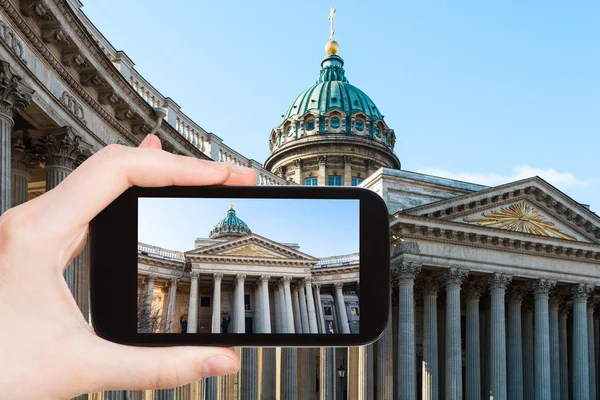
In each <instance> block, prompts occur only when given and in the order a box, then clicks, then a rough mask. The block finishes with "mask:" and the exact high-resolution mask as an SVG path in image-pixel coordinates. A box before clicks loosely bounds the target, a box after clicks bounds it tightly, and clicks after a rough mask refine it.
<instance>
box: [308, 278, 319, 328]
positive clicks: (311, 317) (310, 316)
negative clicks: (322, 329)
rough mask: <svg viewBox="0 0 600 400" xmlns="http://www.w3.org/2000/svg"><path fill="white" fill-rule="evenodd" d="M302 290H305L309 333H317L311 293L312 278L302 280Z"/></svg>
mask: <svg viewBox="0 0 600 400" xmlns="http://www.w3.org/2000/svg"><path fill="white" fill-rule="evenodd" d="M304 288H305V289H306V302H307V306H308V325H309V326H310V333H319V328H318V327H317V312H316V310H315V303H314V296H313V292H312V278H305V279H304Z"/></svg>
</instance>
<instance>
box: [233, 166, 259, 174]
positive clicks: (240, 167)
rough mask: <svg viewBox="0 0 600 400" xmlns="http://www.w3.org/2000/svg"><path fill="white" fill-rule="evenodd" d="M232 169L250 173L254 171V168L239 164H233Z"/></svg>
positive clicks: (241, 172) (240, 172) (237, 171)
mask: <svg viewBox="0 0 600 400" xmlns="http://www.w3.org/2000/svg"><path fill="white" fill-rule="evenodd" d="M231 171H233V172H236V173H238V174H249V173H251V172H253V171H254V170H253V169H252V168H248V167H242V166H239V165H235V164H232V165H231Z"/></svg>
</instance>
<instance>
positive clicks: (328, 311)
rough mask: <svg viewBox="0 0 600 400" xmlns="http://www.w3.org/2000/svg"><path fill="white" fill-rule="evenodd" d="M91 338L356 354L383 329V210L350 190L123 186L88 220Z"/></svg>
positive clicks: (386, 257)
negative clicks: (338, 349) (353, 350)
mask: <svg viewBox="0 0 600 400" xmlns="http://www.w3.org/2000/svg"><path fill="white" fill-rule="evenodd" d="M89 240H90V307H91V316H92V323H93V327H94V329H95V330H96V332H97V334H98V335H99V336H101V337H103V338H105V339H107V340H111V341H113V342H117V343H122V344H129V345H141V346H171V345H219V346H253V347H254V346H261V347H273V346H278V347H279V346H281V347H286V346H295V347H322V346H328V347H329V346H334V347H335V346H355V345H364V344H368V343H372V342H374V341H375V340H377V339H378V338H379V336H380V335H381V334H382V332H383V330H384V328H385V326H386V325H387V322H388V321H387V319H388V311H389V308H388V307H390V304H389V294H390V293H389V290H390V236H389V214H388V210H387V208H386V205H385V203H384V202H383V200H382V199H381V198H380V197H379V196H378V195H377V194H376V193H374V192H372V191H369V190H366V189H362V188H354V187H348V188H344V187H299V186H253V187H248V186H244V187H236V186H209V187H164V188H141V187H132V188H130V189H128V190H127V191H126V192H125V193H124V194H122V195H121V196H120V197H119V198H118V199H117V200H115V201H114V202H113V203H111V204H110V205H109V206H108V207H106V209H104V210H103V211H102V212H101V213H100V214H98V215H97V216H96V218H94V220H93V221H92V222H91V224H90V239H89Z"/></svg>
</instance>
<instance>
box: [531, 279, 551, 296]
mask: <svg viewBox="0 0 600 400" xmlns="http://www.w3.org/2000/svg"><path fill="white" fill-rule="evenodd" d="M554 286H556V281H553V280H549V279H544V278H541V279H538V280H537V282H535V283H534V284H533V295H534V297H535V298H538V297H539V296H548V295H549V294H550V291H551V290H552V289H553V288H554Z"/></svg>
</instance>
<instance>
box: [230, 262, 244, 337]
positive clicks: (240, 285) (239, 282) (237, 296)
mask: <svg viewBox="0 0 600 400" xmlns="http://www.w3.org/2000/svg"><path fill="white" fill-rule="evenodd" d="M245 279H246V275H244V274H237V275H236V276H235V293H234V305H233V306H234V307H235V309H234V311H233V317H234V318H235V324H234V325H233V326H234V329H235V330H234V331H233V333H246V307H245V306H244V280H245Z"/></svg>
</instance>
